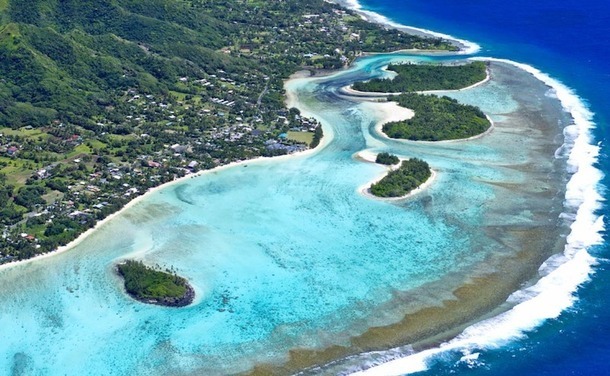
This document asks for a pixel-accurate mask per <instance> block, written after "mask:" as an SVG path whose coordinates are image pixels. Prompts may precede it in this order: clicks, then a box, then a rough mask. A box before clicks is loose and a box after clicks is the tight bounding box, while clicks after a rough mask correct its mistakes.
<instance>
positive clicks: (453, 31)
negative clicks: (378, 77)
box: [360, 0, 610, 375]
mask: <svg viewBox="0 0 610 376" xmlns="http://www.w3.org/2000/svg"><path fill="white" fill-rule="evenodd" d="M360 5H361V6H362V9H363V10H370V11H374V12H376V13H379V14H381V15H384V16H386V17H388V18H390V19H391V20H392V21H395V22H398V23H401V24H404V25H409V26H413V27H417V28H422V29H427V30H433V31H435V32H440V33H444V34H449V35H452V36H454V37H456V38H459V39H465V40H468V41H472V42H474V43H477V44H479V45H480V46H481V50H480V51H479V52H478V53H477V55H480V56H492V57H496V58H503V59H510V60H513V61H516V62H520V63H525V64H528V65H531V66H534V67H536V68H537V69H539V70H541V71H543V72H545V73H547V74H548V75H550V76H551V77H553V78H555V79H557V80H559V81H561V82H562V83H564V84H565V85H566V86H568V87H570V88H572V89H573V90H574V92H575V94H577V95H578V96H579V97H580V98H581V99H582V100H583V101H584V102H585V103H586V104H587V106H588V108H589V110H591V111H592V112H593V113H594V117H593V121H594V122H595V124H596V127H595V130H594V131H593V136H594V138H595V142H596V143H599V145H600V146H601V151H600V155H599V161H598V168H599V169H600V170H602V171H603V172H604V173H605V174H606V175H610V174H608V171H610V160H609V158H608V141H609V140H608V126H609V124H608V119H610V99H609V98H610V38H609V37H608V35H610V2H609V1H605V0H587V1H577V0H565V1H556V0H537V1H525V0H515V1H505V0H486V1H480V0H425V1H424V0H363V1H360ZM609 182H610V179H609V178H608V176H606V177H604V178H603V179H602V185H603V187H598V190H599V191H600V192H601V194H602V195H603V196H604V197H606V196H607V191H606V188H605V187H608V183H609ZM608 210H609V208H608V206H607V204H603V206H602V208H601V209H600V210H598V214H600V215H603V216H604V218H605V219H604V222H605V223H606V226H605V227H606V228H608V226H607V221H608ZM602 235H603V238H604V242H603V244H601V245H599V246H595V247H591V248H589V253H590V254H592V255H593V256H595V257H596V258H597V265H595V266H593V273H592V274H591V275H590V279H589V281H588V282H586V283H584V284H583V285H582V286H581V287H580V288H579V289H578V290H577V292H576V293H575V294H574V295H575V298H576V299H575V301H574V303H573V305H572V307H570V308H569V309H567V310H565V311H563V312H562V313H561V315H559V317H557V318H555V319H550V320H547V321H545V322H544V323H543V324H542V325H540V326H538V327H537V328H536V329H534V330H531V331H527V332H525V333H523V334H521V335H520V336H521V337H520V338H518V339H517V338H515V339H514V340H513V341H510V342H509V343H503V342H499V343H497V344H496V346H497V349H495V350H489V349H488V350H485V351H481V352H477V353H475V354H473V355H471V356H466V357H465V358H463V359H462V361H459V359H460V357H459V356H457V355H455V354H453V355H449V354H444V355H439V356H436V357H433V358H431V360H430V359H429V360H428V362H430V363H428V364H427V366H428V367H429V369H428V370H427V371H425V372H422V373H421V374H425V375H445V374H451V375H454V374H467V375H610V341H609V340H608V338H610V299H609V295H608V291H610V270H609V269H610V268H609V263H608V257H609V255H610V249H609V247H608V242H607V233H606V232H603V233H602ZM530 313H531V312H530ZM525 316H527V312H526V313H525ZM516 335H517V333H515V336H516ZM490 341H491V342H493V340H491V339H490ZM487 345H488V347H494V346H493V344H492V343H488V344H487ZM418 374H419V373H418Z"/></svg>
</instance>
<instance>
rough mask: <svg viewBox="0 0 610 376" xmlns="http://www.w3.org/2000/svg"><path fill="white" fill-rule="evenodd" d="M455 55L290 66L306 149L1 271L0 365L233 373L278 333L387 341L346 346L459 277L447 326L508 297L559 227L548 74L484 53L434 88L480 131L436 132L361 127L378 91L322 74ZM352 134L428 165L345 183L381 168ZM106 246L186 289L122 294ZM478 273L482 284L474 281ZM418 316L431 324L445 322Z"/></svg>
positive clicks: (18, 369) (369, 118)
mask: <svg viewBox="0 0 610 376" xmlns="http://www.w3.org/2000/svg"><path fill="white" fill-rule="evenodd" d="M456 58H457V57H455V56H437V57H429V56H428V57H426V56H420V55H400V54H390V55H374V56H369V57H366V58H363V59H361V60H359V61H358V62H357V63H356V64H355V65H354V66H353V67H352V68H351V69H349V70H346V71H342V72H339V73H337V74H334V75H331V76H328V77H319V78H316V77H311V78H301V79H294V80H291V81H289V82H288V83H287V90H288V91H289V92H290V93H291V94H292V95H293V98H295V100H294V103H293V104H295V105H297V106H298V107H299V108H300V109H301V111H302V112H303V113H304V114H307V115H312V116H315V117H316V118H317V119H319V120H320V121H322V122H323V125H324V130H325V141H324V143H323V146H322V147H320V148H319V149H318V150H316V151H315V152H314V153H310V154H307V155H300V156H294V157H289V158H280V159H277V160H274V159H266V160H257V161H251V162H245V163H244V164H242V165H238V166H236V167H232V168H229V169H224V170H218V171H212V172H209V173H206V174H203V175H202V176H199V177H195V178H192V179H187V180H183V181H181V182H179V183H177V184H173V185H170V186H168V187H166V188H164V189H162V190H159V191H156V192H154V193H151V194H149V195H148V196H147V197H146V198H145V199H144V200H142V201H140V202H139V203H138V204H136V205H134V206H133V207H131V208H129V209H127V210H125V211H123V212H122V213H121V214H120V215H119V216H117V217H116V218H115V219H113V220H112V221H110V222H109V223H107V224H106V225H104V226H102V227H101V228H100V229H99V230H97V231H95V232H94V233H93V234H92V235H90V236H89V237H87V238H86V239H85V240H84V241H82V242H81V243H80V244H78V245H77V246H75V247H74V248H73V249H71V250H70V251H68V252H65V253H61V254H58V255H56V256H53V257H50V258H46V259H41V260H37V261H35V262H31V263H25V264H20V265H16V266H14V267H11V268H8V269H4V270H1V271H0V281H1V282H2V283H1V286H2V287H1V288H0V306H1V307H2V309H1V310H0V328H1V329H0V333H1V334H0V337H1V340H0V373H2V374H15V375H20V374H26V375H64V374H69V375H76V374H87V375H111V374H112V375H137V374H140V375H151V374H159V375H161V374H176V375H180V374H206V375H213V374H226V373H237V372H244V371H248V370H250V369H251V368H252V366H254V365H256V364H259V363H268V364H272V365H282V364H283V363H285V362H286V361H287V360H288V354H289V351H290V350H291V349H320V350H321V349H325V348H327V347H329V346H332V345H340V346H345V347H346V349H347V350H346V351H345V354H346V355H350V354H355V353H358V352H362V351H368V350H379V349H384V348H390V347H393V346H397V345H404V344H406V343H396V339H395V338H393V339H388V340H387V341H385V342H384V341H381V342H379V341H376V342H370V343H368V342H366V341H364V342H358V346H351V347H350V344H351V343H352V342H351V341H352V338H354V337H358V336H361V335H363V334H365V333H366V332H367V331H368V330H369V329H370V328H373V327H383V326H387V325H392V324H396V323H398V322H400V321H401V320H403V319H405V315H408V314H412V313H416V312H418V311H419V310H421V309H422V308H426V307H442V306H443V302H447V301H453V302H458V303H459V299H461V297H460V296H458V297H456V295H454V291H455V290H456V289H458V288H460V287H463V286H466V285H468V284H471V285H473V284H474V285H473V286H476V287H477V288H478V289H479V290H477V291H478V292H477V294H478V295H480V296H484V297H486V299H484V300H485V302H486V303H485V304H480V305H478V306H477V305H476V304H474V305H472V306H471V307H470V309H468V308H464V309H462V310H461V311H460V312H462V315H461V316H460V315H458V316H459V317H457V318H456V314H455V312H453V313H451V315H452V316H451V318H448V320H447V322H451V323H452V324H451V325H456V324H457V325H458V326H460V325H465V324H468V323H471V322H473V321H476V320H477V319H479V318H480V317H482V316H483V315H485V314H487V313H489V312H490V311H492V310H494V309H496V310H498V309H499V310H501V309H506V308H508V306H509V303H504V301H505V300H506V297H507V296H508V295H509V294H510V293H511V292H512V291H515V290H517V289H519V288H520V287H522V286H523V285H524V284H527V283H531V281H532V280H534V279H535V278H536V277H537V269H538V266H539V265H540V264H541V263H542V262H543V261H544V260H545V259H547V258H548V257H549V256H550V255H552V254H555V253H558V252H561V251H562V249H563V245H564V235H565V234H567V233H568V230H569V228H568V226H569V224H570V222H569V220H564V219H560V213H561V211H562V210H563V204H562V201H563V196H564V194H565V192H564V187H565V183H566V181H567V178H568V176H567V173H566V172H565V171H566V168H565V160H564V158H563V157H564V156H563V155H562V153H561V150H560V147H561V145H562V143H563V135H562V129H563V127H564V126H565V125H566V124H568V123H569V116H568V115H567V114H566V113H565V112H564V111H563V110H562V108H561V105H560V103H559V101H558V100H557V99H556V97H555V96H554V95H553V93H552V90H550V89H549V88H548V87H547V86H545V85H544V84H543V83H541V82H540V81H538V80H537V79H535V78H534V77H533V76H531V75H530V74H529V73H526V72H524V71H522V70H519V69H517V68H516V67H513V66H510V65H506V64H502V63H499V62H494V63H492V80H491V81H490V82H488V83H486V84H484V85H481V86H479V87H476V88H474V89H470V90H467V91H463V92H452V93H447V95H450V96H451V97H454V98H456V99H458V100H460V101H462V102H464V103H469V104H476V105H478V106H480V107H481V108H482V109H483V110H484V111H485V112H486V113H487V114H489V116H490V117H491V118H492V119H493V120H494V122H495V128H494V130H493V131H492V132H491V133H490V134H488V135H486V136H484V137H482V138H479V139H476V140H470V141H464V142H450V143H414V142H405V141H397V140H389V139H387V138H385V137H383V136H382V135H379V134H377V133H376V132H375V130H374V128H375V123H377V122H378V121H379V120H380V119H379V118H380V112H378V111H375V109H376V106H378V104H375V103H371V102H367V103H363V102H361V101H358V100H355V99H352V98H349V97H347V96H345V95H342V94H341V93H340V90H339V88H341V87H343V86H345V85H347V84H349V83H351V82H354V81H356V80H362V79H366V78H370V77H372V76H379V75H383V74H386V73H384V72H383V71H382V70H381V68H383V67H384V66H386V65H387V64H388V63H389V62H390V61H396V60H401V61H404V60H414V61H429V60H451V59H456ZM558 149H559V151H557V150H558ZM363 150H370V151H373V152H381V151H388V152H391V153H395V154H398V155H399V156H401V157H404V158H410V157H418V158H422V159H425V160H426V161H428V163H429V164H430V165H431V166H432V168H433V169H434V170H435V171H437V172H438V177H437V178H436V180H435V181H434V183H433V184H432V186H430V187H429V188H428V189H426V190H425V191H424V192H422V193H420V194H418V195H416V196H414V197H411V198H409V199H406V200H403V201H397V202H391V203H390V202H384V201H380V200H374V199H370V198H367V197H364V196H363V195H361V194H360V192H359V191H358V188H359V187H361V186H362V185H363V184H366V183H367V182H369V181H371V180H373V179H375V178H377V177H378V176H379V175H380V174H382V173H383V171H384V168H383V167H381V166H378V165H375V164H372V163H367V162H363V161H362V160H360V159H358V158H356V155H357V153H359V152H361V151H363ZM564 217H565V216H564ZM124 258H138V259H142V260H143V261H144V262H146V263H147V264H159V265H161V266H164V267H166V266H167V267H169V266H173V267H174V268H176V270H177V271H178V273H179V274H181V275H183V276H185V277H186V278H188V279H189V281H190V282H191V284H192V285H193V286H194V287H195V289H196V292H197V298H196V301H195V302H194V303H193V304H192V305H191V306H189V307H186V308H181V309H175V308H164V307H159V306H150V305H145V304H141V303H139V302H137V301H134V300H132V299H130V298H129V297H128V296H127V295H126V294H125V292H124V291H123V289H122V284H121V281H120V280H119V278H118V277H117V276H116V273H115V265H116V263H117V262H119V261H120V260H122V259H124ZM490 276H493V280H494V281H495V282H494V283H491V282H490V284H489V285H488V287H489V288H486V285H485V284H481V283H479V284H476V282H477V281H479V282H480V281H483V280H485V278H491V277H490ZM498 281H501V283H499V282H498ZM464 305H465V306H468V305H469V303H468V302H466V301H465V302H464ZM498 307H499V308H498ZM408 317H409V316H407V318H406V319H405V320H408ZM453 319H455V320H453ZM435 320H436V321H435V322H434V323H433V324H431V325H432V326H433V327H434V326H436V327H437V332H441V331H445V330H447V329H449V328H448V327H447V325H444V321H443V320H439V319H438V318H437V319H435ZM400 330H401V329H400V328H399V327H396V331H397V332H400ZM429 334H434V333H429ZM397 337H398V338H405V339H408V338H412V337H409V333H407V332H405V334H404V335H402V337H401V334H400V333H399V334H397ZM304 365H307V364H304ZM311 365H316V364H315V362H314V364H311ZM317 365H321V364H317ZM335 366H336V365H335ZM340 367H341V362H339V368H340ZM322 370H323V369H317V370H316V372H318V371H322ZM327 370H328V372H331V371H330V369H327ZM332 372H333V373H334V372H338V371H337V369H333V371H332Z"/></svg>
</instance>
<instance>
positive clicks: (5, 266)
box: [0, 135, 332, 272]
mask: <svg viewBox="0 0 610 376" xmlns="http://www.w3.org/2000/svg"><path fill="white" fill-rule="evenodd" d="M331 138H332V137H328V136H326V135H324V136H322V138H321V140H320V143H319V144H318V146H316V147H315V148H312V149H307V150H304V151H301V152H298V153H294V154H288V155H280V156H276V157H257V158H253V159H246V160H243V161H239V162H232V163H229V164H226V165H222V166H217V167H214V168H212V169H209V170H203V171H198V172H196V173H193V174H189V175H186V176H183V177H181V178H178V179H174V180H172V181H169V182H167V183H164V184H161V185H159V186H156V187H154V188H150V189H148V190H147V191H146V192H144V193H143V194H141V195H140V196H138V197H135V198H134V199H133V200H131V201H129V202H128V203H127V204H125V205H124V206H123V207H122V208H121V209H119V210H117V211H116V212H114V213H112V214H110V215H108V216H107V217H106V218H104V219H102V220H100V221H98V222H96V223H95V225H94V226H93V227H91V228H90V229H88V230H87V231H85V232H83V233H82V234H80V235H79V236H78V237H77V238H76V239H74V240H72V241H71V242H70V243H68V244H66V245H64V246H61V247H58V248H57V249H56V250H54V251H52V252H47V253H43V254H40V255H37V256H34V257H32V258H29V259H26V260H19V261H12V262H7V263H5V264H2V265H0V272H2V271H3V270H5V269H9V268H13V267H17V266H20V265H25V264H29V263H32V262H37V261H39V260H43V259H46V258H49V257H53V256H56V255H59V254H62V253H66V252H68V251H70V250H72V249H73V248H75V247H76V246H77V245H79V244H80V243H82V242H83V240H85V239H86V238H88V237H89V236H91V235H92V234H93V233H95V231H97V230H99V229H100V228H102V227H103V226H105V225H106V224H107V223H109V222H111V221H112V220H113V219H115V218H116V217H118V216H120V215H122V214H124V213H125V212H126V211H128V210H129V209H130V208H132V207H133V206H135V205H137V204H139V203H140V202H142V201H144V200H146V199H147V198H148V197H150V196H151V195H153V194H154V193H156V192H159V191H162V190H164V189H166V188H169V187H172V186H174V185H177V184H181V183H184V182H186V181H188V180H189V179H193V178H198V177H201V176H205V175H207V174H212V173H218V172H220V171H224V170H227V169H230V168H234V167H239V166H244V165H247V164H249V163H260V162H264V161H270V160H273V161H281V160H287V159H291V158H297V157H305V156H308V155H311V154H313V153H317V152H318V151H320V150H322V149H323V148H324V147H325V146H326V145H327V144H328V143H329V142H330V139H331Z"/></svg>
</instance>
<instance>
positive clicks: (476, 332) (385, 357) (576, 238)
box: [342, 0, 604, 376]
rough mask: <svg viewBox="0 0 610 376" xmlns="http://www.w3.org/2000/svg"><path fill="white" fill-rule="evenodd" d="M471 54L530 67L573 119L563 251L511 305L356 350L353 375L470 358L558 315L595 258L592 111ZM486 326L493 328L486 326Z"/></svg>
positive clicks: (599, 221) (564, 90) (555, 86)
mask: <svg viewBox="0 0 610 376" xmlns="http://www.w3.org/2000/svg"><path fill="white" fill-rule="evenodd" d="M342 4H344V5H346V6H350V5H351V6H352V9H355V10H357V11H361V12H365V13H372V14H374V15H376V16H377V19H382V20H384V19H385V20H387V21H389V20H388V19H387V18H386V17H384V16H381V15H378V14H376V13H374V12H370V11H362V7H361V5H360V4H359V3H358V2H357V0H350V1H344V2H342ZM386 24H387V25H388V26H393V24H394V23H393V22H391V21H389V22H386ZM473 60H488V61H499V62H504V63H507V64H511V65H513V66H515V67H517V68H519V69H521V70H523V71H525V72H528V73H530V74H531V75H532V76H533V77H535V78H536V79H538V80H540V81H541V82H543V83H544V84H545V85H547V86H548V87H549V88H550V89H551V90H553V91H554V93H555V95H557V98H558V99H559V101H560V103H561V105H562V106H563V108H564V110H565V111H566V112H568V113H569V114H570V116H571V118H572V120H573V124H572V125H570V126H567V127H565V129H564V135H565V141H564V144H563V146H562V147H561V149H563V150H564V152H565V153H566V154H567V155H568V161H567V165H568V170H569V171H570V172H571V173H572V175H571V177H570V179H569V181H568V183H567V187H566V193H565V201H564V209H565V211H566V214H565V215H564V214H562V217H563V218H566V219H572V223H571V225H570V229H571V232H570V234H569V235H568V237H567V242H566V245H565V248H564V252H563V254H562V255H556V256H553V257H551V258H549V259H548V260H546V261H545V262H544V263H543V264H542V265H541V266H540V268H539V274H540V278H539V279H538V281H537V282H535V283H534V284H533V286H531V287H527V288H523V289H522V290H517V291H515V292H514V293H513V294H511V296H510V297H509V298H508V300H507V301H509V302H510V301H512V302H515V303H517V304H516V305H515V306H514V307H513V308H512V309H510V310H508V311H506V312H504V313H501V314H499V315H497V316H494V317H491V318H489V319H486V320H483V321H480V322H478V323H475V324H473V325H471V326H469V327H467V328H465V329H464V330H463V331H462V332H461V333H459V334H456V336H455V337H454V339H452V340H448V341H446V342H443V343H442V344H440V346H438V347H437V346H435V345H433V346H432V347H428V349H427V350H423V351H419V352H416V351H414V350H413V348H412V347H411V346H405V347H401V348H394V349H391V350H387V351H382V352H375V353H364V354H361V356H359V357H360V359H361V360H360V363H359V364H361V365H360V366H356V367H354V368H352V369H351V371H350V372H351V374H353V375H362V376H377V375H384V376H387V375H403V374H409V373H415V372H421V371H425V370H427V369H429V368H428V362H429V361H430V360H431V359H432V358H433V357H435V356H439V355H441V354H443V353H448V352H452V351H457V350H460V351H462V353H464V354H466V355H465V356H464V358H467V355H469V354H473V357H474V358H472V359H474V360H476V357H477V356H478V355H477V354H478V353H477V352H476V351H479V350H481V349H485V348H495V347H497V346H498V345H499V344H500V345H501V344H503V343H506V342H508V341H511V340H512V339H517V338H519V337H520V336H521V335H522V333H524V332H527V331H529V330H533V329H534V328H536V327H538V326H539V325H541V324H542V323H543V322H544V321H546V320H548V319H553V318H556V317H558V316H559V315H560V314H561V313H562V312H563V311H564V310H566V309H568V308H569V307H571V306H572V305H573V304H574V302H575V300H576V298H575V297H574V296H573V293H574V292H575V291H576V290H578V288H579V287H580V286H581V285H582V284H583V283H585V282H587V281H588V280H589V278H590V274H591V273H592V272H593V269H592V267H593V265H595V263H596V262H597V261H596V259H595V258H594V257H593V256H591V255H590V254H589V253H588V251H587V249H588V248H589V247H591V246H594V245H597V244H601V243H602V242H603V239H602V235H601V233H602V231H603V230H604V223H603V217H600V216H599V215H597V214H596V211H597V210H598V209H599V208H600V206H601V201H603V198H602V196H601V194H600V193H599V191H598V184H599V183H600V182H601V178H602V176H603V174H602V172H601V171H599V170H598V169H597V168H596V167H595V163H596V162H597V158H598V154H599V150H600V148H599V146H596V145H594V144H593V143H592V141H593V136H592V134H591V130H592V129H593V128H594V127H595V124H594V123H593V120H592V119H593V113H592V112H591V111H589V110H588V108H587V106H586V105H585V104H584V103H583V101H582V99H581V98H579V97H578V96H577V95H576V94H575V93H574V92H573V90H572V89H570V88H568V87H567V86H565V85H564V84H562V83H561V82H559V81H557V80H555V79H553V78H552V77H550V76H549V75H547V74H545V73H543V72H542V71H540V70H538V69H536V68H534V67H532V66H530V65H527V64H523V63H518V62H514V61H511V60H507V59H495V58H478V57H477V58H473ZM492 127H493V123H492ZM492 127H490V130H491V129H492ZM525 312H527V315H526V316H524V313H525ZM490 328H495V330H493V331H491V332H490ZM465 360H468V359H465Z"/></svg>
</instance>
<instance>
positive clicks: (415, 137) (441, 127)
mask: <svg viewBox="0 0 610 376" xmlns="http://www.w3.org/2000/svg"><path fill="white" fill-rule="evenodd" d="M388 100H394V101H397V102H398V104H399V105H400V106H402V107H406V108H410V109H412V110H413V111H414V112H415V116H413V117H412V118H411V119H408V120H404V121H396V122H389V123H386V124H384V125H383V132H384V133H385V134H386V135H387V136H388V137H391V138H399V139H407V140H412V141H444V140H458V139H464V138H469V137H474V136H477V135H480V134H482V133H484V132H486V131H487V130H488V129H489V128H490V127H491V122H490V121H489V119H488V118H487V116H485V114H484V113H483V111H481V110H480V109H479V108H478V107H475V106H470V105H464V104H461V103H458V101H456V100H455V99H452V98H449V97H446V96H443V97H438V96H436V95H426V94H414V93H409V94H401V95H399V96H390V97H388Z"/></svg>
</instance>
